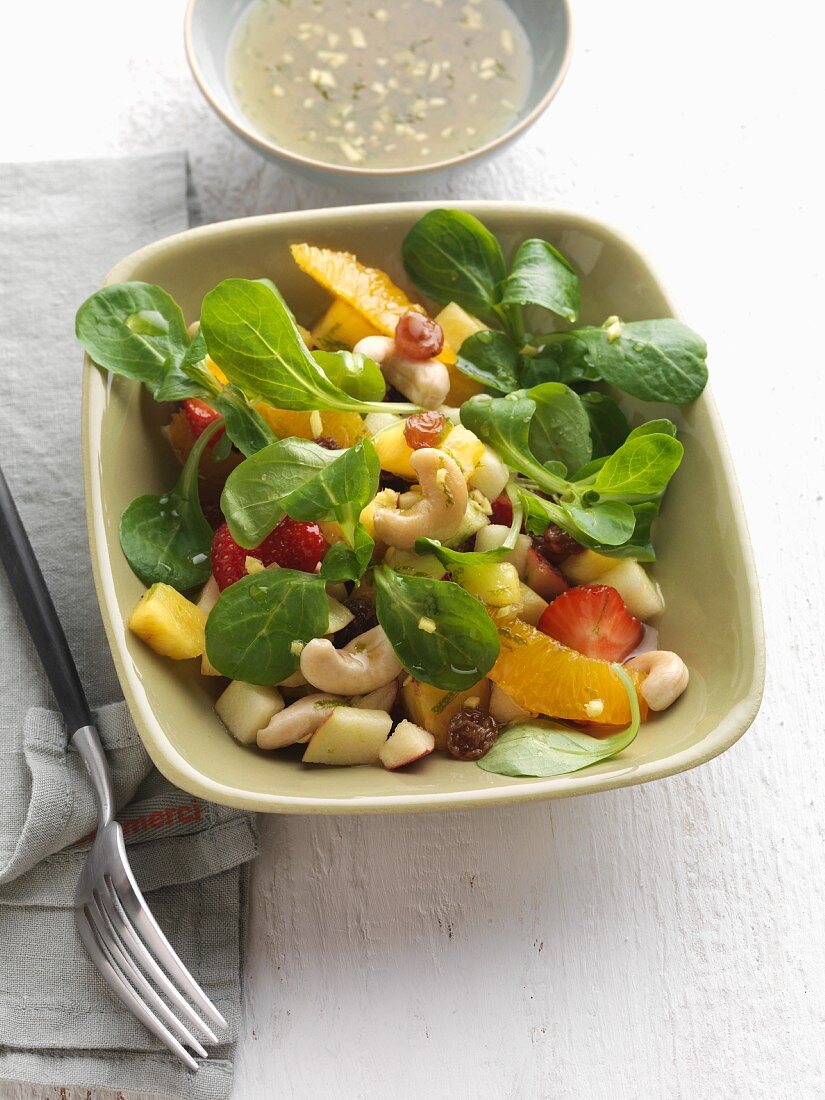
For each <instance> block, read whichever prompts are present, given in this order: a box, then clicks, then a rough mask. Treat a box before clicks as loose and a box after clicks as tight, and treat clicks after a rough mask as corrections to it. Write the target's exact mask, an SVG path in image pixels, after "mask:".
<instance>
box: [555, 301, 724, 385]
mask: <svg viewBox="0 0 825 1100" xmlns="http://www.w3.org/2000/svg"><path fill="white" fill-rule="evenodd" d="M617 325H618V327H619V335H616V336H614V337H612V338H611V335H609V334H608V333H609V331H612V330H613V327H614V326H612V325H611V326H609V327H608V328H580V329H576V330H575V331H572V332H559V333H555V334H552V335H550V336H548V337H545V340H546V344H545V348H544V350H545V351H548V350H549V349H551V348H553V349H554V351H555V352H556V354H557V356H558V359H559V363H560V367H561V366H562V365H565V364H567V363H568V362H569V361H570V360H571V359H572V360H574V361H579V362H581V363H582V365H583V367H585V368H589V369H590V370H591V371H592V372H595V374H596V376H597V377H599V378H602V379H604V381H605V382H610V383H611V385H613V386H617V387H618V388H619V389H621V390H624V391H625V392H626V393H629V394H631V395H632V396H633V397H638V398H639V399H640V400H642V401H672V402H674V403H675V404H677V405H684V404H687V402H688V401H693V400H694V398H696V397H698V396H699V394H700V393H701V392H702V390H703V389H704V388H705V384H706V382H707V380H708V368H707V363H706V362H705V359H706V357H707V346H706V344H705V341H704V340H703V339H702V338H701V336H698V335H697V334H696V333H695V332H693V331H692V330H691V329H689V328H688V327H687V325H684V324H682V322H681V321H677V320H675V319H674V318H672V317H665V318H662V319H661V320H655V321H630V322H628V323H627V324H624V325H622V324H621V323H620V322H617Z"/></svg>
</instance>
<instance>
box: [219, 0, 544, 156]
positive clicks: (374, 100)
mask: <svg viewBox="0 0 825 1100" xmlns="http://www.w3.org/2000/svg"><path fill="white" fill-rule="evenodd" d="M382 3H383V4H385V5H386V6H384V7H382V6H381V4H382ZM227 64H228V73H229V81H230V87H231V88H232V91H233V94H234V95H235V98H236V101H237V104H238V106H239V108H240V109H241V110H242V111H243V113H244V114H245V115H246V116H247V118H248V119H249V120H250V121H251V122H252V123H253V124H254V126H255V128H256V129H257V130H258V131H259V132H260V134H261V135H262V136H263V137H265V138H267V139H269V140H271V141H274V142H276V143H277V144H278V145H281V146H283V147H285V148H287V149H291V150H293V151H294V152H296V153H300V154H302V155H304V156H309V157H312V158H314V159H316V160H323V161H329V162H332V163H335V164H342V165H347V166H352V167H359V166H363V167H367V168H369V167H375V168H397V167H405V166H408V165H417V164H421V165H424V164H428V163H432V162H437V161H440V160H445V159H449V158H451V157H454V156H458V155H460V154H463V153H467V152H470V151H471V150H473V149H476V148H478V147H479V146H481V145H484V144H485V143H486V142H488V141H491V140H492V139H493V138H495V137H497V136H498V135H499V134H500V133H502V132H503V131H504V130H506V129H507V128H508V127H509V126H510V125H511V124H512V123H513V122H514V121H515V119H516V118H517V116H518V114H519V112H520V110H521V108H522V106H523V105H524V101H525V98H526V96H527V92H528V89H529V87H530V81H531V76H532V56H531V51H530V43H529V41H528V39H527V35H526V33H525V31H524V29H523V27H522V26H521V24H520V23H519V21H518V19H517V18H516V16H515V14H514V13H513V11H512V9H511V8H510V6H509V5H508V4H507V3H506V2H505V0H467V2H462V0H401V2H399V0H392V2H390V0H254V2H253V3H252V4H251V5H250V7H249V8H248V9H247V11H246V12H245V13H244V15H243V16H242V18H241V19H240V21H239V23H238V27H237V29H236V32H235V35H234V40H233V42H232V43H231V45H230V48H229V54H228V58H227Z"/></svg>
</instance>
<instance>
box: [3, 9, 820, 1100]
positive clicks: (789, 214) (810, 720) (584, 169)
mask: <svg viewBox="0 0 825 1100" xmlns="http://www.w3.org/2000/svg"><path fill="white" fill-rule="evenodd" d="M816 7H817V6H816V5H814V4H811V3H810V0H786V2H785V3H784V4H782V5H781V6H776V7H774V6H771V7H770V8H769V7H768V5H763V4H754V3H752V2H749V0H727V3H725V4H720V3H718V0H695V2H694V3H692V4H690V5H676V4H673V3H663V2H662V0H626V2H625V3H622V4H618V3H615V2H612V0H578V2H577V3H575V8H576V16H577V47H576V53H575V57H574V61H573V66H572V69H571V72H570V75H569V78H568V80H567V83H566V85H565V86H564V88H563V89H562V92H561V94H560V95H559V97H558V99H557V101H556V102H555V103H554V104H553V106H552V107H551V108H550V110H549V112H548V113H547V115H546V116H545V118H544V119H543V121H542V122H541V123H540V124H539V125H538V126H537V127H536V128H535V129H534V130H533V131H532V132H531V133H530V134H529V135H528V136H527V137H526V138H525V139H524V140H523V141H522V142H521V143H520V144H518V145H517V146H516V147H515V148H513V149H511V150H510V151H509V152H508V153H506V154H505V155H504V156H502V157H501V158H500V159H499V160H497V161H494V162H493V163H491V164H489V165H486V166H484V167H482V168H480V169H478V170H477V171H475V172H474V173H472V174H470V175H469V176H467V177H465V178H464V179H462V180H460V181H458V182H457V183H456V184H455V185H454V186H449V185H441V186H439V187H437V188H435V189H433V191H430V190H429V189H428V188H427V187H426V186H423V187H422V188H421V189H420V190H419V192H418V194H419V195H421V196H428V195H430V194H433V193H434V194H435V195H436V196H437V197H442V198H449V199H452V200H455V199H461V198H476V197H491V198H524V199H531V200H537V201H545V202H548V203H558V204H562V205H568V206H573V207H577V208H580V209H582V210H585V211H589V212H591V213H593V214H595V215H596V216H598V217H602V218H604V219H606V220H608V221H611V222H613V223H614V224H615V225H617V226H618V227H620V228H622V229H623V230H624V231H625V232H626V233H627V234H629V235H630V236H631V237H633V238H634V239H635V240H636V241H638V242H639V243H640V244H641V246H642V247H643V248H644V249H645V250H647V251H648V252H649V253H650V254H651V255H652V256H653V257H654V259H655V260H656V261H657V262H658V265H659V267H660V269H661V270H662V272H663V274H664V276H665V278H666V280H667V281H668V282H669V283H670V285H671V287H672V289H673V290H674V292H675V294H676V297H677V300H678V301H679V302H680V305H681V307H682V309H683V311H684V313H685V315H686V318H687V320H688V321H689V322H690V323H692V324H693V325H694V326H695V327H696V328H698V329H699V330H700V331H701V332H702V333H703V334H704V335H705V336H706V337H707V339H708V343H709V345H710V348H711V366H712V378H713V386H714V389H715V393H716V397H717V400H718V402H719V405H720V409H721V413H722V416H723V418H724V421H725V423H726V425H727V429H728V435H729V439H730V444H731V448H732V450H733V454H734V459H735V462H736V465H737V467H738V470H739V475H740V479H741V485H742V490H743V493H744V497H745V501H746V504H747V507H748V511H749V515H750V517H751V531H752V534H753V539H754V543H755V547H756V555H757V559H758V563H759V568H760V572H761V578H762V586H763V597H764V606H765V613H766V621H767V629H768V644H769V654H770V666H769V675H768V684H767V691H766V696H765V702H764V705H763V708H762V712H761V714H760V716H759V718H758V720H757V722H756V724H755V725H754V726H753V728H752V729H751V731H750V732H749V733H748V734H746V736H745V738H744V739H743V740H742V741H741V742H740V743H739V744H738V745H736V746H735V747H734V748H733V749H731V750H730V751H729V752H728V753H727V754H726V755H725V756H723V757H721V758H719V759H717V760H714V761H713V762H712V763H710V764H708V765H706V766H705V767H703V768H701V769H699V770H697V771H694V772H690V773H688V774H685V775H681V776H677V777H675V778H673V779H669V780H666V781H662V782H659V783H655V784H651V785H650V786H646V787H639V788H633V789H629V790H622V791H617V792H615V793H608V794H602V795H596V796H591V797H588V798H580V799H573V800H569V801H561V802H556V803H546V804H543V805H532V806H527V807H524V808H513V809H497V810H496V809H494V810H487V811H482V812H476V813H469V814H467V813H465V814H457V815H453V816H447V815H437V816H423V817H422V816H416V817H381V818H371V819H370V818H352V817H351V818H301V817H292V818H288V817H284V818H270V819H267V820H265V821H263V851H262V854H261V857H260V859H259V860H258V862H257V864H256V868H255V879H254V887H253V897H252V927H251V933H250V941H249V957H248V966H247V970H248V974H247V981H246V1025H245V1030H244V1036H243V1040H242V1044H241V1049H240V1055H239V1064H238V1072H237V1086H236V1097H237V1098H238V1100H258V1098H261V1097H264V1096H275V1097H279V1098H283V1100H287V1098H296V1100H315V1098H316V1097H319V1096H324V1095H326V1096H331V1097H334V1098H335V1100H362V1098H367V1100H373V1098H374V1100H383V1098H384V1097H390V1096H391V1097H393V1098H394V1100H417V1098H418V1097H423V1096H426V1097H432V1098H434V1100H442V1098H444V1100H446V1098H451V1100H452V1098H463V1097H468V1098H469V1097H472V1098H473V1100H500V1098H502V1097H508V1098H509V1097H517V1098H524V1100H601V1098H602V1097H610V1098H613V1100H638V1098H648V1097H649V1098H660V1097H661V1098H668V1100H670V1098H683V1100H727V1098H733V1097H742V1098H747V1100H762V1098H764V1100H778V1098H784V1097H794V1098H804V1100H814V1098H818V1097H822V1096H823V1095H825V1071H824V1070H823V1063H825V1058H823V1055H825V1030H824V1025H825V936H824V935H823V909H825V905H824V904H823V903H825V855H824V854H823V852H824V851H825V811H823V803H824V802H825V721H823V715H825V660H824V659H823V658H825V653H823V645H822V632H823V629H824V628H823V623H825V601H824V600H823V580H825V578H824V577H823V557H822V550H821V542H820V548H819V549H817V547H816V545H815V540H816V538H817V536H818V537H819V539H820V540H821V539H822V535H823V533H825V523H823V516H825V503H823V499H822V498H823V492H825V447H823V436H824V434H825V433H823V426H822V419H823V388H822V377H823V373H824V372H825V356H823V352H822V348H823V343H824V342H825V341H824V340H823V331H825V330H823V321H822V310H823V302H825V260H824V259H823V255H822V249H823V244H825V234H823V217H822V203H823V195H825V174H823V170H822V166H821V165H822V157H821V146H822V134H823V127H822V120H821V109H822V105H823V102H825V96H824V93H825V87H823V77H822V73H823V67H822V64H821V58H820V53H821V49H820V40H821V34H822V29H823V28H822V20H821V17H820V16H818V15H817V13H816ZM13 10H14V14H13V15H12V16H11V21H12V25H13V26H14V27H16V31H17V35H16V36H15V35H8V36H7V35H5V34H4V36H3V37H4V38H5V39H6V41H5V46H6V49H5V50H4V52H5V53H6V54H7V56H6V57H5V59H2V64H0V96H2V100H1V101H2V102H3V103H4V108H3V123H2V134H3V139H2V147H0V157H2V159H8V158H10V157H11V158H13V159H34V158H43V157H68V156H71V157H77V156H84V155H100V154H107V153H127V152H140V151H144V150H151V149H157V148H167V147H180V146H185V147H186V148H187V149H188V150H189V153H190V156H191V159H192V164H193V170H194V182H195V185H196V187H197V188H198V191H199V193H200V196H201V200H202V202H203V206H204V213H205V216H206V217H207V218H208V219H219V218H225V217H235V216H239V215H243V214H253V213H263V212H270V211H275V210H286V209H290V208H292V207H296V206H300V207H311V206H316V205H329V204H332V203H336V202H341V201H346V199H345V197H343V196H341V195H339V194H336V193H334V192H332V191H331V190H329V189H324V188H322V187H320V186H313V185H311V184H307V183H306V182H304V181H300V182H297V181H295V180H293V179H291V178H290V177H288V176H286V175H284V174H283V173H281V172H280V171H279V170H278V169H275V168H273V167H270V166H267V165H265V164H264V162H263V161H261V160H259V159H258V158H257V157H256V156H255V155H254V154H252V153H250V152H248V151H247V150H246V149H244V148H243V147H242V146H241V145H240V144H239V143H238V142H237V141H236V140H235V139H234V138H233V137H232V136H231V135H230V134H229V133H228V132H226V131H224V129H223V128H222V126H221V124H220V123H219V122H218V121H217V120H216V119H215V118H214V117H213V116H212V115H211V113H210V112H209V111H208V109H207V108H206V106H205V105H204V103H203V102H202V101H201V99H200V96H199V94H198V93H197V92H196V90H195V88H194V85H193V83H192V81H191V79H190V77H189V74H188V71H187V69H186V67H185V62H184V59H183V52H182V43H181V21H182V12H183V0H142V2H141V4H140V5H138V6H137V7H135V6H134V5H124V4H121V3H112V2H111V0H83V3H82V4H62V3H58V2H57V0H47V2H46V3H45V4H30V5H22V4H19V5H18V4H15V5H13ZM9 18H10V16H9V13H8V12H6V13H5V20H6V23H7V26H8V20H9ZM44 27H46V28H47V29H45V30H44ZM16 38H17V39H21V38H22V40H23V42H24V43H25V44H26V46H28V47H29V49H28V50H23V49H20V48H18V44H17V42H16V41H15V39H16ZM35 47H36V59H35V53H34V50H35ZM0 49H2V47H0ZM41 80H43V82H44V83H42V84H41V83H40V81H41ZM817 105H818V106H817ZM6 1095H7V1096H8V1098H9V1100H24V1098H25V1100H46V1097H48V1098H49V1100H58V1096H59V1097H60V1098H61V1100H83V1098H85V1097H86V1094H85V1093H83V1094H82V1095H81V1094H80V1093H77V1094H74V1093H70V1092H63V1091H60V1090H54V1089H52V1090H37V1089H35V1090H29V1089H24V1088H20V1089H14V1088H12V1089H11V1091H9V1092H8V1093H7V1094H6ZM107 1095H108V1094H107ZM129 1100H139V1098H137V1097H130V1098H129Z"/></svg>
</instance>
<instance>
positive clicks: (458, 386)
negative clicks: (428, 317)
mask: <svg viewBox="0 0 825 1100" xmlns="http://www.w3.org/2000/svg"><path fill="white" fill-rule="evenodd" d="M435 319H436V321H437V322H438V323H439V325H441V331H442V332H443V333H444V343H445V344H446V345H447V347H448V348H449V349H450V351H452V352H454V353H455V354H456V355H457V354H458V352H459V350H460V349H461V345H462V344H463V343H464V341H465V340H466V339H467V337H468V336H472V335H473V333H474V332H483V331H484V329H486V328H487V327H488V326H487V325H485V324H483V323H482V322H481V321H479V320H478V318H477V317H473V316H471V315H470V314H469V313H467V312H465V310H463V309H462V308H461V306H460V305H457V304H456V303H455V302H450V303H449V305H446V306H444V308H443V309H442V311H441V312H440V313H439V314H438V316H437V317H436V318H435ZM447 370H448V371H449V374H450V393H449V397H448V401H449V403H450V404H451V405H461V404H463V402H465V401H466V400H467V399H468V398H470V397H473V396H474V395H475V394H477V393H484V386H482V384H481V383H480V382H476V380H475V379H474V378H468V377H467V375H466V374H462V373H461V371H460V370H457V369H456V368H455V367H454V366H452V364H450V365H448V367H447Z"/></svg>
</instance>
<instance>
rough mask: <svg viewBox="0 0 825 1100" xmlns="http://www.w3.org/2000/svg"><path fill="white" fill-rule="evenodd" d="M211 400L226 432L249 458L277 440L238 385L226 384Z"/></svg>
mask: <svg viewBox="0 0 825 1100" xmlns="http://www.w3.org/2000/svg"><path fill="white" fill-rule="evenodd" d="M210 401H211V403H212V404H213V405H214V406H215V408H216V409H217V410H218V412H219V413H220V414H221V416H222V417H223V419H224V423H225V424H226V434H227V435H228V436H229V438H230V439H231V440H232V442H233V443H234V444H235V446H236V447H237V448H238V450H239V451H240V452H241V454H243V455H245V456H246V457H247V458H249V457H250V455H254V454H257V452H258V451H261V450H263V448H264V447H268V446H269V445H270V444H271V443H274V442H275V441H276V436H275V434H274V433H273V431H272V429H271V428H270V427H269V425H268V424H267V423H266V421H265V420H264V419H263V418H262V417H261V415H260V414H259V413H257V412H256V411H255V409H253V408H252V406H251V405H250V404H249V402H248V401H247V399H246V397H245V396H244V394H243V393H242V392H241V390H239V389H238V388H237V386H231V385H230V386H226V387H225V388H224V389H223V390H221V392H220V393H217V394H215V395H214V397H212V398H210Z"/></svg>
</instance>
